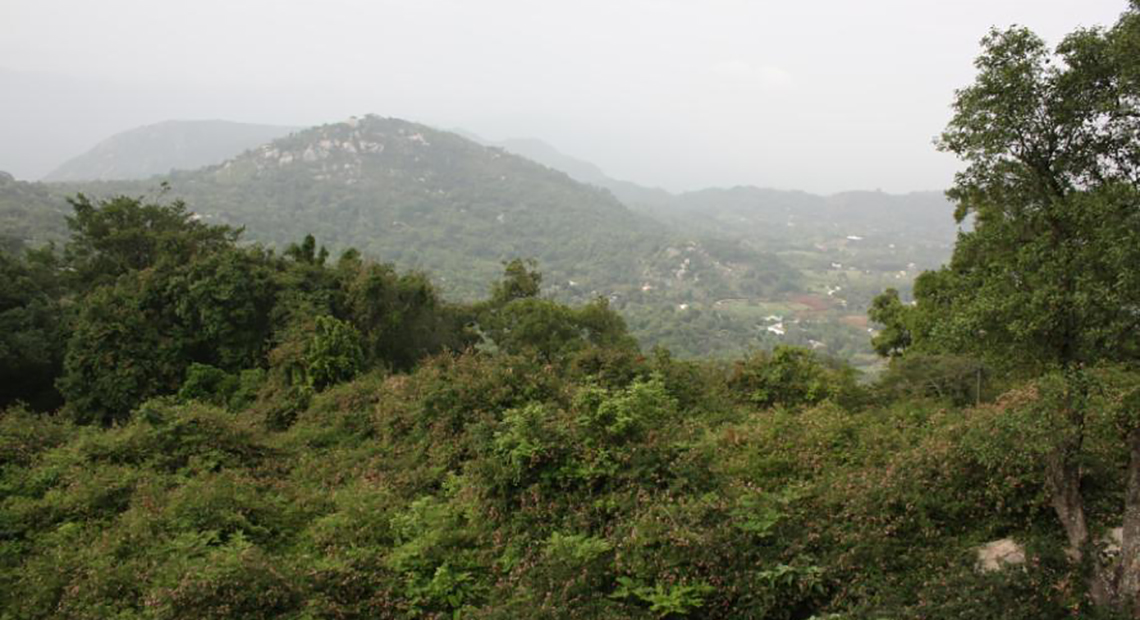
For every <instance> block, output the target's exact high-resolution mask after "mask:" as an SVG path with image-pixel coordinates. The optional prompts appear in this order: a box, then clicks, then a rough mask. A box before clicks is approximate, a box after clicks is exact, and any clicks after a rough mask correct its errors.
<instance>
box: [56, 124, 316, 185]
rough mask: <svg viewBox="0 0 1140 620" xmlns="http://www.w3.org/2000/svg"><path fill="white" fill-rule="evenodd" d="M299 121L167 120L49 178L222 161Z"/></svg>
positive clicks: (142, 172) (162, 170)
mask: <svg viewBox="0 0 1140 620" xmlns="http://www.w3.org/2000/svg"><path fill="white" fill-rule="evenodd" d="M295 130H296V128H295V127H281V126H277V125H255V124H251V123H234V122H230V121H218V120H205V121H166V122H163V123H157V124H154V125H147V126H145V127H139V128H137V129H132V130H130V131H125V132H122V133H119V134H115V135H114V136H111V137H110V138H107V139H106V140H103V141H102V142H100V143H99V144H96V145H95V146H94V147H93V148H92V149H91V150H90V151H87V152H86V153H83V154H82V155H79V156H77V157H73V158H72V159H69V160H67V161H66V162H64V163H63V164H62V165H60V166H59V167H58V168H56V169H55V170H53V171H51V172H50V173H48V174H47V175H46V176H45V177H44V180H45V181H113V180H125V179H146V178H149V177H152V176H155V175H159V174H167V173H169V172H170V171H172V170H194V169H196V168H201V167H203V166H210V165H213V164H219V163H221V162H223V161H225V160H227V159H229V158H231V157H233V156H235V155H237V154H239V153H241V152H242V151H245V150H247V149H251V148H253V147H256V146H260V145H262V144H265V143H266V142H270V141H272V140H274V139H276V138H280V137H281V136H284V135H287V134H288V133H290V132H292V131H295Z"/></svg>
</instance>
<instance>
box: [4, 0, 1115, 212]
mask: <svg viewBox="0 0 1140 620" xmlns="http://www.w3.org/2000/svg"><path fill="white" fill-rule="evenodd" d="M1124 6H1125V2H1124V1H1123V0H1112V1H1109V0H1084V1H1082V2H1040V1H1030V0H960V1H957V2H944V1H936V0H875V1H869V2H850V1H848V0H816V1H815V2H810V3H792V2H773V1H758V0H757V1H751V2H749V1H744V0H704V1H702V2H690V1H685V0H608V1H602V0H576V1H575V2H558V3H555V2H548V1H541V2H535V1H534V0H530V1H526V0H483V1H480V2H470V1H465V0H416V1H412V0H399V1H392V0H380V1H365V0H325V1H322V2H319V3H318V2H280V1H277V2H271V1H268V0H244V1H243V2H232V1H220V0H194V1H193V2H190V1H177V2H175V1H169V0H158V1H156V0H100V2H87V1H83V0H36V1H35V2H31V1H22V0H2V1H0V91H3V97H0V170H9V171H11V172H13V173H14V174H16V176H18V177H21V178H38V177H39V176H41V175H43V174H45V173H47V172H48V171H49V170H50V169H52V168H54V167H55V166H56V165H58V164H59V163H61V162H62V161H63V160H65V159H67V158H69V157H71V156H74V155H77V154H79V153H80V152H83V151H85V150H87V149H88V148H90V147H91V146H93V145H94V143H95V142H97V141H99V140H101V139H103V138H105V137H107V136H109V135H111V134H113V133H116V132H118V131H122V130H126V129H130V128H133V127H137V126H139V125H143V124H148V123H154V122H158V121H161V120H166V119H171V118H178V119H191V118H193V119H200V118H225V119H229V120H236V121H245V122H257V123H271V124H284V125H296V126H303V125H313V124H321V123H327V122H334V121H339V120H343V119H344V118H347V117H348V116H350V115H360V114H364V113H369V112H374V113H377V114H380V115H384V116H395V117H400V118H406V119H409V120H415V121H419V122H424V123H428V124H431V125H435V126H438V127H444V128H453V127H462V128H464V129H467V130H469V131H472V132H475V133H477V134H480V135H482V136H485V137H487V138H489V139H503V138H508V137H519V136H530V137H537V138H540V139H542V140H545V141H547V142H550V143H551V144H554V145H555V146H557V147H558V148H559V150H561V151H563V152H565V153H568V154H570V155H573V156H575V157H579V158H582V159H586V160H589V161H591V162H594V163H596V164H597V165H598V166H600V167H601V168H602V169H603V170H604V171H605V172H606V173H607V174H609V175H610V176H612V177H615V178H621V179H628V180H632V181H636V182H639V183H642V184H647V185H660V186H664V187H666V188H668V189H672V190H685V189H696V188H700V187H706V186H731V185H741V184H748V185H757V186H765V187H775V188H786V189H793V188H794V189H803V190H807V191H812V192H817V193H830V192H835V191H840V190H846V189H883V190H885V191H891V192H905V191H912V190H926V189H940V188H943V187H945V186H947V185H949V183H950V180H951V177H952V175H953V172H954V170H955V169H957V167H958V164H957V162H956V161H955V160H954V159H953V158H952V157H951V156H949V155H946V154H942V153H938V152H936V151H935V149H934V147H933V146H932V140H933V138H934V137H935V136H936V135H937V134H938V133H939V131H940V130H941V129H942V128H943V126H944V125H945V124H946V121H947V120H948V119H949V116H950V109H949V105H950V102H951V98H952V96H953V91H954V89H955V88H958V87H962V86H965V85H967V84H968V83H969V82H970V81H971V79H972V77H973V74H974V68H973V65H972V62H973V59H974V57H975V56H976V55H977V52H978V41H979V39H980V38H981V37H982V36H983V35H984V34H985V33H986V31H987V30H988V29H989V28H990V27H991V26H994V25H997V26H1000V27H1005V26H1008V25H1010V24H1014V23H1017V24H1022V25H1026V26H1028V27H1030V28H1032V29H1033V30H1035V31H1036V32H1038V34H1040V35H1042V36H1043V37H1045V39H1046V40H1047V41H1048V42H1049V43H1051V44H1055V43H1057V42H1059V41H1060V39H1061V37H1063V36H1064V35H1065V34H1066V33H1068V32H1070V31H1072V30H1073V29H1075V28H1077V27H1080V26H1096V25H1109V24H1111V23H1112V22H1113V21H1115V19H1116V17H1117V15H1118V14H1119V13H1120V12H1121V11H1122V10H1123V9H1124Z"/></svg>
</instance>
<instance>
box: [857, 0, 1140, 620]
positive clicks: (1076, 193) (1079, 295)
mask: <svg viewBox="0 0 1140 620" xmlns="http://www.w3.org/2000/svg"><path fill="white" fill-rule="evenodd" d="M975 64H976V66H977V69H978V75H977V78H976V79H975V81H974V83H973V84H971V85H970V86H968V87H966V88H964V89H961V90H959V91H958V92H957V94H956V97H955V101H954V112H955V114H954V117H953V119H952V120H951V122H950V124H949V126H948V127H947V129H946V131H945V132H944V133H943V134H942V137H941V139H940V141H939V146H940V148H941V149H942V150H945V151H949V152H952V153H954V154H956V155H958V156H959V157H960V158H961V159H962V160H963V161H964V162H965V163H966V164H967V167H966V168H965V170H963V171H962V172H960V173H959V174H958V175H957V176H956V179H955V183H954V186H953V188H952V189H951V190H950V191H949V192H948V195H949V196H950V197H951V198H952V199H954V200H955V201H956V202H957V211H956V214H955V215H956V217H957V219H958V220H959V221H961V220H963V219H964V218H966V217H968V216H973V218H974V223H975V224H974V229H973V231H971V232H966V233H962V234H961V235H960V236H959V239H958V243H957V245H956V247H955V250H954V255H953V258H952V259H951V262H950V264H949V265H948V266H946V267H944V268H942V269H940V270H938V271H933V272H927V273H925V274H923V275H922V276H920V277H919V279H918V281H917V282H916V285H915V298H916V302H917V303H916V304H915V305H914V306H913V307H907V308H900V306H899V305H898V304H897V303H895V302H896V300H895V299H891V294H890V293H889V292H888V293H886V294H884V296H883V297H882V298H881V299H879V300H876V303H875V305H874V306H873V307H874V308H875V309H876V310H877V312H876V316H873V318H876V319H878V320H879V321H882V322H884V324H885V325H886V327H887V328H888V329H887V330H886V331H885V332H884V333H889V334H892V335H893V337H891V338H889V339H886V338H882V337H881V338H880V341H879V342H877V343H876V344H877V345H878V348H879V349H880V351H881V352H884V353H885V352H892V353H897V352H898V349H900V348H902V349H906V350H911V351H920V352H936V353H937V352H951V353H967V354H971V355H974V356H976V357H978V358H980V359H983V360H985V361H986V362H987V364H988V365H990V366H991V367H993V368H997V369H1000V370H1002V371H1004V372H1005V373H1007V374H1008V375H1010V376H1014V377H1018V376H1020V377H1035V376H1041V375H1044V374H1046V373H1053V374H1055V375H1058V376H1060V377H1062V378H1063V381H1064V385H1065V389H1064V390H1062V393H1063V397H1062V398H1061V400H1060V402H1058V403H1057V408H1058V409H1059V415H1060V418H1061V419H1062V420H1064V421H1065V423H1066V428H1067V432H1064V433H1060V434H1058V435H1057V437H1058V439H1056V441H1055V443H1054V445H1053V446H1052V448H1051V453H1050V456H1049V458H1048V459H1047V466H1046V469H1047V471H1046V482H1047V488H1048V490H1049V492H1050V495H1051V503H1052V506H1053V508H1054V510H1055V512H1056V514H1057V517H1058V518H1059V520H1060V522H1061V524H1062V525H1063V526H1064V529H1065V534H1066V536H1067V538H1068V541H1069V544H1070V546H1071V548H1072V549H1073V550H1074V553H1075V554H1076V556H1077V557H1078V558H1079V557H1081V556H1082V554H1083V555H1084V556H1085V557H1087V556H1088V553H1089V550H1090V548H1091V547H1092V545H1093V542H1092V537H1091V535H1090V530H1091V528H1090V524H1089V522H1088V520H1087V516H1086V511H1085V506H1084V499H1083V496H1082V488H1081V473H1080V468H1079V465H1078V458H1079V453H1080V450H1081V447H1082V442H1083V433H1084V429H1085V421H1086V415H1087V414H1088V411H1087V406H1086V404H1085V403H1086V402H1087V398H1086V396H1087V395H1088V389H1089V388H1088V385H1089V382H1088V370H1089V369H1090V368H1091V367H1092V366H1094V365H1099V364H1105V363H1125V364H1135V363H1137V362H1140V338H1138V336H1137V334H1140V272H1138V271H1137V269H1136V266H1137V265H1140V2H1137V0H1133V2H1132V4H1131V6H1130V7H1129V9H1128V10H1127V11H1126V12H1125V13H1124V14H1123V15H1122V16H1121V18H1120V20H1119V21H1118V22H1117V23H1116V24H1115V25H1114V26H1113V27H1112V28H1109V29H1083V30H1078V31H1076V32H1073V33H1072V34H1070V35H1069V36H1067V37H1066V38H1065V39H1064V41H1063V42H1062V43H1061V44H1060V45H1059V46H1058V47H1057V48H1056V50H1055V52H1053V53H1051V52H1050V50H1049V49H1048V48H1047V47H1046V45H1045V44H1044V42H1043V41H1042V40H1041V39H1040V38H1038V37H1037V36H1036V35H1034V34H1033V33H1032V32H1030V31H1029V30H1026V29H1024V28H1011V29H1008V30H1000V31H999V30H994V31H991V32H990V33H989V34H988V35H987V36H986V37H985V38H984V39H983V41H982V53H981V55H980V56H979V57H978V59H977V61H976V63H975ZM1133 400H1135V399H1125V402H1133ZM1133 413H1134V414H1136V415H1133V416H1129V419H1133V418H1134V419H1133V421H1132V422H1131V423H1127V422H1126V423H1125V425H1124V439H1125V440H1126V441H1127V445H1128V446H1129V449H1130V451H1131V464H1130V465H1129V471H1128V480H1127V485H1128V489H1127V492H1126V506H1125V508H1124V545H1123V553H1122V554H1121V555H1122V557H1123V558H1124V559H1123V562H1122V564H1121V565H1120V566H1115V567H1107V566H1094V568H1093V571H1092V575H1091V576H1090V594H1091V596H1092V597H1093V599H1094V601H1095V602H1097V603H1098V604H1103V605H1111V606H1115V607H1125V606H1127V605H1129V604H1131V602H1132V601H1134V600H1136V598H1137V595H1138V594H1140V412H1133ZM1098 562H1099V560H1098V559H1096V557H1095V555H1094V557H1093V560H1092V563H1093V564H1094V565H1095V564H1096V563H1098ZM1137 609H1138V610H1140V606H1138V607H1137ZM1136 617H1140V611H1138V612H1137V615H1136Z"/></svg>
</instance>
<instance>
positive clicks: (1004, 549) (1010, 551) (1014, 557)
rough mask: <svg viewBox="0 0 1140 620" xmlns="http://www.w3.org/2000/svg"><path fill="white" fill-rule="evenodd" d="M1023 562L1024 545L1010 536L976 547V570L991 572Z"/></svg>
mask: <svg viewBox="0 0 1140 620" xmlns="http://www.w3.org/2000/svg"><path fill="white" fill-rule="evenodd" d="M1024 563H1025V547H1022V546H1021V545H1019V544H1017V541H1015V540H1014V539H1012V538H1002V539H1000V540H994V541H991V542H988V543H986V544H984V545H982V546H980V547H978V563H977V567H978V571H980V572H983V573H991V572H993V571H998V570H1001V569H1003V568H1005V567H1006V566H1015V565H1018V564H1024Z"/></svg>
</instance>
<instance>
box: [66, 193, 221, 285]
mask: <svg viewBox="0 0 1140 620" xmlns="http://www.w3.org/2000/svg"><path fill="white" fill-rule="evenodd" d="M68 202H69V203H70V204H71V206H72V208H73V209H74V210H75V212H74V215H72V216H69V217H68V218H67V225H68V227H69V228H71V240H70V241H69V242H68V243H67V246H66V247H65V255H66V257H67V260H68V263H69V264H70V265H71V267H72V268H73V269H74V270H75V275H76V281H77V282H78V283H79V284H80V285H81V288H84V289H85V290H90V289H91V288H93V287H94V286H96V285H99V284H105V283H108V282H112V281H114V279H115V278H116V277H118V276H120V275H122V274H124V273H127V272H130V271H138V270H141V269H146V268H148V267H154V266H156V265H158V264H159V263H160V262H168V263H171V264H183V263H187V262H190V261H191V260H193V259H194V258H196V257H197V256H200V255H203V254H206V253H209V252H212V251H217V250H220V249H224V248H227V247H230V246H232V245H233V244H234V243H235V242H236V241H237V239H238V237H240V236H241V230H239V229H234V228H230V227H228V226H212V225H209V224H206V223H204V222H202V221H201V220H200V219H199V218H198V217H197V216H196V215H194V214H193V213H191V212H190V211H189V210H187V208H186V205H185V203H183V202H182V201H178V200H176V201H174V202H172V203H170V204H161V203H157V202H150V203H147V202H144V201H143V199H142V198H132V197H129V196H116V197H114V198H109V199H105V200H99V201H95V202H92V200H91V199H90V198H88V197H87V196H84V195H83V194H78V195H76V196H75V197H74V198H69V199H68Z"/></svg>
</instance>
